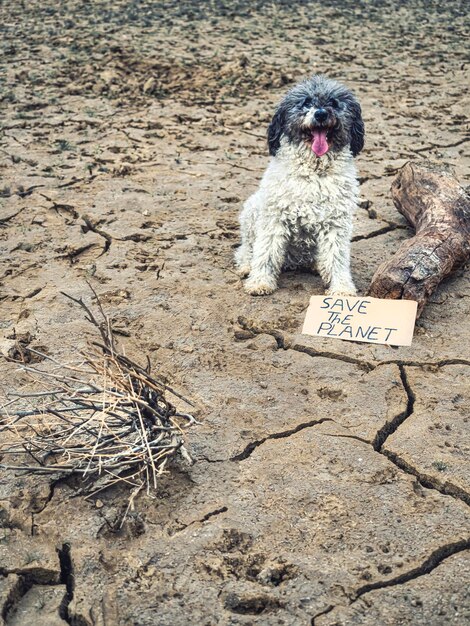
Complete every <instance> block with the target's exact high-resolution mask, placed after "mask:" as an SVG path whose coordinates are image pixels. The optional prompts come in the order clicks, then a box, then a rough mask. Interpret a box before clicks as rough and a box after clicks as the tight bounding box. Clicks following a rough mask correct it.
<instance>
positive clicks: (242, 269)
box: [235, 265, 251, 278]
mask: <svg viewBox="0 0 470 626" xmlns="http://www.w3.org/2000/svg"><path fill="white" fill-rule="evenodd" d="M235 271H236V272H237V274H238V275H239V276H240V278H246V277H247V276H248V274H249V273H250V272H251V267H250V266H249V265H240V266H239V267H236V268H235Z"/></svg>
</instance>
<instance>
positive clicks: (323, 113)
mask: <svg viewBox="0 0 470 626" xmlns="http://www.w3.org/2000/svg"><path fill="white" fill-rule="evenodd" d="M327 117H328V111H327V110H326V109H317V110H316V111H315V115H314V118H315V120H316V121H317V122H325V121H326V118H327Z"/></svg>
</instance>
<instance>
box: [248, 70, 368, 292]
mask: <svg viewBox="0 0 470 626" xmlns="http://www.w3.org/2000/svg"><path fill="white" fill-rule="evenodd" d="M268 144H269V153H270V155H271V157H272V158H271V160H270V163H269V165H268V168H267V169H266V172H265V173H264V176H263V178H262V180H261V183H260V186H259V188H258V190H257V191H256V192H255V193H254V194H253V195H252V196H251V197H250V198H249V199H248V200H247V201H246V203H245V205H244V207H243V210H242V212H241V214H240V224H241V234H242V244H241V246H240V248H238V250H237V252H236V264H237V267H238V271H239V274H240V275H241V276H243V277H245V276H248V275H249V276H248V279H247V281H246V282H245V290H246V291H247V292H248V293H250V294H252V295H263V294H268V293H272V292H273V291H274V290H275V289H276V287H277V279H278V276H279V274H280V272H281V269H282V268H283V267H286V268H292V267H299V266H313V265H315V266H316V269H318V271H319V273H320V275H321V277H322V279H323V281H324V283H325V285H326V286H327V288H328V293H335V294H343V295H353V294H355V293H356V289H355V287H354V283H353V280H352V278H351V272H350V241H351V232H352V216H353V214H354V211H355V209H356V205H357V198H358V191H359V183H358V180H357V173H356V167H355V165H354V157H355V156H356V155H357V154H359V152H360V151H361V150H362V148H363V145H364V123H363V121H362V117H361V107H360V105H359V103H358V102H357V100H356V98H355V97H354V96H353V94H352V93H351V92H350V91H349V90H348V89H346V87H344V86H343V85H341V84H339V83H337V82H336V81H333V80H330V79H328V78H326V77H324V76H313V77H312V78H311V79H309V80H306V81H305V82H303V83H300V84H299V85H296V86H295V87H294V88H293V89H291V90H290V91H289V92H288V93H287V95H286V96H285V97H284V99H283V100H282V101H281V103H280V104H279V106H278V107H277V110H276V112H275V114H274V117H273V119H272V121H271V124H270V126H269V129H268Z"/></svg>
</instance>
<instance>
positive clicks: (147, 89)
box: [143, 76, 157, 95]
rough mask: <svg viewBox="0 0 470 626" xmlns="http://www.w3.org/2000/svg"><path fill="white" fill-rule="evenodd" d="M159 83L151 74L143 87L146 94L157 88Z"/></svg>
mask: <svg viewBox="0 0 470 626" xmlns="http://www.w3.org/2000/svg"><path fill="white" fill-rule="evenodd" d="M156 84H157V82H156V80H155V78H153V76H151V77H150V78H149V79H147V80H146V81H145V83H144V87H143V92H144V93H145V94H146V95H150V94H151V93H152V92H153V91H154V89H155V85H156Z"/></svg>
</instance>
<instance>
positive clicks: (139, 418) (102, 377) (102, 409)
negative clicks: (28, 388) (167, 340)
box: [0, 289, 196, 502]
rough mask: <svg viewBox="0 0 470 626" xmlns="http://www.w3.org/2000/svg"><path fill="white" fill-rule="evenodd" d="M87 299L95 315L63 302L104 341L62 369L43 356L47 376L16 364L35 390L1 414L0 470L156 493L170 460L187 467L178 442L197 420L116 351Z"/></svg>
mask: <svg viewBox="0 0 470 626" xmlns="http://www.w3.org/2000/svg"><path fill="white" fill-rule="evenodd" d="M92 292H93V294H94V297H95V299H96V301H97V308H98V314H97V315H95V313H94V312H93V310H92V308H91V307H90V306H89V305H87V304H86V303H85V302H84V301H83V299H82V298H75V297H73V296H70V295H69V294H65V293H64V295H65V296H66V297H67V298H69V299H70V300H71V301H73V302H74V303H76V304H78V305H79V306H80V307H81V308H82V309H83V310H84V311H85V315H86V320H87V321H88V322H89V323H90V324H92V325H93V327H95V328H96V329H97V330H98V331H99V333H100V336H101V340H102V341H101V342H96V341H92V342H91V343H90V344H89V347H88V349H87V350H86V351H84V352H82V353H80V357H81V358H80V362H79V363H78V364H74V365H69V364H62V363H61V362H60V361H58V360H57V359H54V358H53V357H50V356H48V355H46V354H41V356H42V357H43V359H44V361H43V362H44V363H48V364H49V365H52V366H53V367H52V371H51V367H49V368H48V367H45V368H42V367H41V366H37V367H34V368H33V367H31V366H30V365H26V364H24V363H21V364H20V367H21V369H22V370H23V371H25V372H26V373H28V374H29V375H30V376H31V379H32V381H33V382H34V383H36V384H37V383H38V382H40V383H41V390H40V391H32V392H29V393H20V392H16V391H15V392H12V393H11V394H8V397H7V401H6V402H5V403H4V404H3V410H2V412H1V413H0V424H1V427H0V431H3V432H4V435H5V431H7V432H8V434H9V436H8V437H7V438H6V441H4V442H2V443H0V453H1V456H2V464H1V465H0V468H2V469H5V470H14V471H20V470H22V471H25V472H32V473H47V474H51V473H56V474H58V475H65V474H77V475H80V476H81V477H82V478H83V479H84V480H85V481H88V483H89V486H94V487H95V488H96V487H97V486H98V485H99V486H98V491H101V490H102V489H104V488H106V486H109V485H111V484H116V483H118V482H123V483H125V484H127V485H131V486H132V488H133V490H134V491H133V494H135V495H137V493H139V492H140V491H141V490H142V489H143V488H146V489H147V491H148V490H149V489H150V488H155V487H156V486H157V479H158V477H159V476H160V475H161V474H162V473H163V472H165V471H166V467H167V464H168V462H169V461H170V460H171V459H173V458H176V457H181V458H182V459H184V460H185V461H187V462H191V457H190V455H189V452H188V450H187V449H186V447H185V441H184V438H185V430H186V428H187V427H188V426H190V425H192V424H194V423H196V420H195V419H194V417H193V416H192V415H190V414H188V413H184V412H182V411H178V410H177V409H176V407H175V406H174V404H173V403H172V402H171V401H170V400H169V399H168V397H167V396H168V394H169V395H173V396H175V397H176V398H178V399H179V400H182V401H184V402H185V403H187V404H189V405H191V402H190V401H189V400H186V399H185V398H184V397H183V396H182V395H181V394H179V393H177V392H176V391H174V390H173V389H172V388H170V387H169V386H168V385H167V384H166V382H165V381H164V379H163V378H160V377H158V376H155V375H151V374H150V362H149V360H148V359H147V363H146V367H145V368H143V367H141V366H140V365H139V364H138V363H135V362H134V361H132V359H130V358H129V357H127V356H125V355H124V354H122V353H120V352H119V351H118V350H117V348H116V344H115V340H114V337H113V334H112V325H111V322H110V319H109V317H108V316H107V315H106V313H105V311H104V310H103V307H102V306H101V302H100V301H99V297H98V295H97V294H96V292H95V291H94V290H93V289H92ZM100 317H101V319H99V318H100ZM25 349H26V350H28V348H25ZM31 351H32V352H34V353H36V354H39V353H38V352H37V351H36V350H34V349H33V348H31ZM57 370H59V371H60V372H61V373H60V374H59V373H56V371H57ZM64 370H67V371H69V372H73V375H64V374H63V371H64ZM28 459H29V463H28ZM31 461H33V462H31ZM135 495H134V496H133V497H135ZM130 502H131V501H130Z"/></svg>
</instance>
